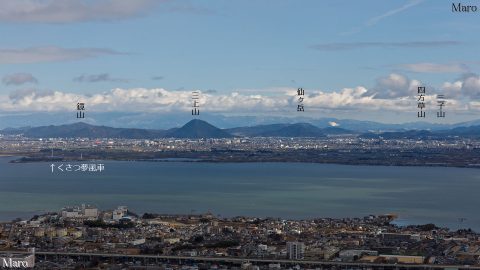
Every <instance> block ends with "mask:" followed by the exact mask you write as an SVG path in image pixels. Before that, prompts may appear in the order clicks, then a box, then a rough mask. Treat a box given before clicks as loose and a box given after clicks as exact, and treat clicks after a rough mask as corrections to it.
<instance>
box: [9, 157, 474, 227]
mask: <svg viewBox="0 0 480 270" xmlns="http://www.w3.org/2000/svg"><path fill="white" fill-rule="evenodd" d="M11 159H12V158H7V157H0V220H4V221H5V220H11V219H13V218H15V217H24V218H25V217H31V215H32V214H34V213H37V212H44V211H59V210H60V209H61V208H62V207H63V206H67V205H77V204H81V203H87V204H94V205H96V206H98V207H100V208H101V209H112V208H114V207H116V206H118V205H127V206H128V207H129V208H130V209H131V210H133V211H134V212H137V213H144V212H155V213H172V214H175V213H178V214H188V213H202V212H206V211H212V212H213V213H214V214H219V215H222V216H235V215H247V216H259V217H265V216H268V217H281V218H295V219H300V218H313V217H362V216H365V215H368V214H385V213H396V214H398V215H399V217H400V218H399V220H398V222H399V223H403V224H423V223H429V222H433V223H435V224H437V225H441V226H448V227H450V228H452V229H454V228H458V227H462V228H472V229H475V230H477V231H480V215H479V210H478V209H479V206H480V196H479V190H480V170H477V169H461V168H439V167H435V168H433V167H383V166H349V165H327V164H306V163H203V162H119V161H102V162H97V163H103V164H105V171H103V172H96V173H95V172H63V173H62V172H59V171H56V172H55V173H52V172H51V167H50V163H24V164H14V163H8V161H9V160H11ZM71 164H78V163H71ZM57 165H58V163H57ZM460 218H466V220H465V221H463V222H460V221H459V219H460Z"/></svg>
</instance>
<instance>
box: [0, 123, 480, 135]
mask: <svg viewBox="0 0 480 270" xmlns="http://www.w3.org/2000/svg"><path fill="white" fill-rule="evenodd" d="M0 134H4V135H15V134H22V135H24V136H25V137H30V138H122V139H155V138H192V139H198V138H231V137H235V136H237V137H314V138H322V137H326V136H330V135H347V134H358V133H356V132H355V131H352V130H348V129H344V128H339V127H325V128H319V127H317V126H314V125H312V124H309V123H296V124H271V125H258V126H251V127H237V128H230V129H220V128H217V127H215V126H213V125H211V124H209V123H208V122H206V121H203V120H198V119H195V120H191V121H189V122H188V123H186V124H185V125H183V126H182V127H179V128H171V129H168V130H154V129H138V128H113V127H107V126H95V125H90V124H86V123H82V122H80V123H75V124H67V125H59V126H53V125H51V126H41V127H23V128H6V129H4V130H1V131H0ZM359 136H360V137H361V138H383V139H419V140H425V139H449V138H455V137H462V138H471V139H480V125H475V126H467V127H456V128H452V129H444V130H406V131H395V132H382V133H379V132H368V133H363V134H361V135H359Z"/></svg>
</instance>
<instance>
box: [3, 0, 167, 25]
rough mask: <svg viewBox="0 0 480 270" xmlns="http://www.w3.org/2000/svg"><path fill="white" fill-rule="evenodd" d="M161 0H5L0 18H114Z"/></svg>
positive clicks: (137, 12)
mask: <svg viewBox="0 0 480 270" xmlns="http://www.w3.org/2000/svg"><path fill="white" fill-rule="evenodd" d="M159 2H163V1H160V0H95V1H89V0H2V1H1V6H2V8H1V9H0V21H2V22H15V23H18V22H27V23H70V22H83V21H113V20H122V19H126V18H130V17H134V16H138V15H141V14H144V13H146V12H148V11H149V10H150V9H151V8H152V6H154V5H156V4H158V3H159Z"/></svg>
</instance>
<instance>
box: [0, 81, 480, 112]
mask: <svg viewBox="0 0 480 270" xmlns="http://www.w3.org/2000/svg"><path fill="white" fill-rule="evenodd" d="M417 85H420V83H419V81H417V80H410V79H408V78H406V77H405V76H402V75H399V74H390V75H389V76H385V77H382V78H380V79H379V80H378V81H377V84H376V86H375V88H372V89H367V88H366V87H364V86H358V87H354V88H343V89H341V90H336V91H323V90H315V89H305V99H304V100H303V104H304V105H305V109H306V111H310V112H312V113H315V112H335V111H339V110H340V111H348V110H352V113H357V112H362V113H363V112H377V111H379V112H385V111H389V112H394V113H397V112H398V113H401V112H409V113H411V112H415V111H416V110H417V99H416V94H417V89H416V86H417ZM380 86H383V88H381V87H380ZM447 88H449V89H450V91H457V92H461V91H466V90H465V89H467V90H469V91H471V90H473V89H477V92H476V93H477V94H478V89H480V79H479V78H478V76H476V75H472V74H471V75H470V76H465V78H464V80H463V81H457V82H453V83H450V82H447V83H444V85H443V87H442V89H441V90H443V91H444V92H443V93H442V92H437V91H433V90H432V91H429V92H427V96H426V97H425V99H426V103H427V106H428V107H429V108H436V106H437V104H436V100H437V98H436V95H437V94H440V93H441V94H445V95H446V98H447V104H448V105H447V106H448V108H449V110H452V111H454V110H463V111H468V110H477V109H479V106H478V103H475V102H476V101H474V100H469V99H458V98H455V96H453V95H450V92H449V93H447V90H446V89H447ZM264 90H265V91H264ZM198 91H199V92H200V93H201V94H200V99H199V100H198V102H199V105H200V110H201V111H202V112H217V113H278V114H282V115H285V114H287V113H291V112H294V111H295V110H296V107H297V104H298V96H297V89H296V88H285V87H279V88H269V89H256V90H254V89H247V90H238V91H234V92H231V93H222V92H216V91H208V90H207V91H200V90H198ZM77 102H84V103H85V104H86V109H87V111H89V110H90V111H103V112H105V111H125V112H155V113H156V112H160V113H161V112H176V111H190V110H191V109H192V106H193V100H192V92H191V91H189V90H167V89H163V88H153V89H147V88H130V89H123V88H115V89H112V90H110V91H107V92H104V93H99V94H92V95H88V94H77V93H69V92H61V91H50V92H40V91H36V90H34V89H21V90H16V91H14V92H12V93H10V95H7V96H5V95H3V96H2V95H0V111H6V112H28V111H74V110H75V108H76V104H77Z"/></svg>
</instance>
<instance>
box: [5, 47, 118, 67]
mask: <svg viewBox="0 0 480 270" xmlns="http://www.w3.org/2000/svg"><path fill="white" fill-rule="evenodd" d="M118 54H124V53H121V52H117V51H114V50H111V49H105V48H60V47H55V46H49V47H31V48H25V49H1V48H0V64H27V63H40V62H59V61H71V60H80V59H85V58H94V57H98V56H103V55H118Z"/></svg>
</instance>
